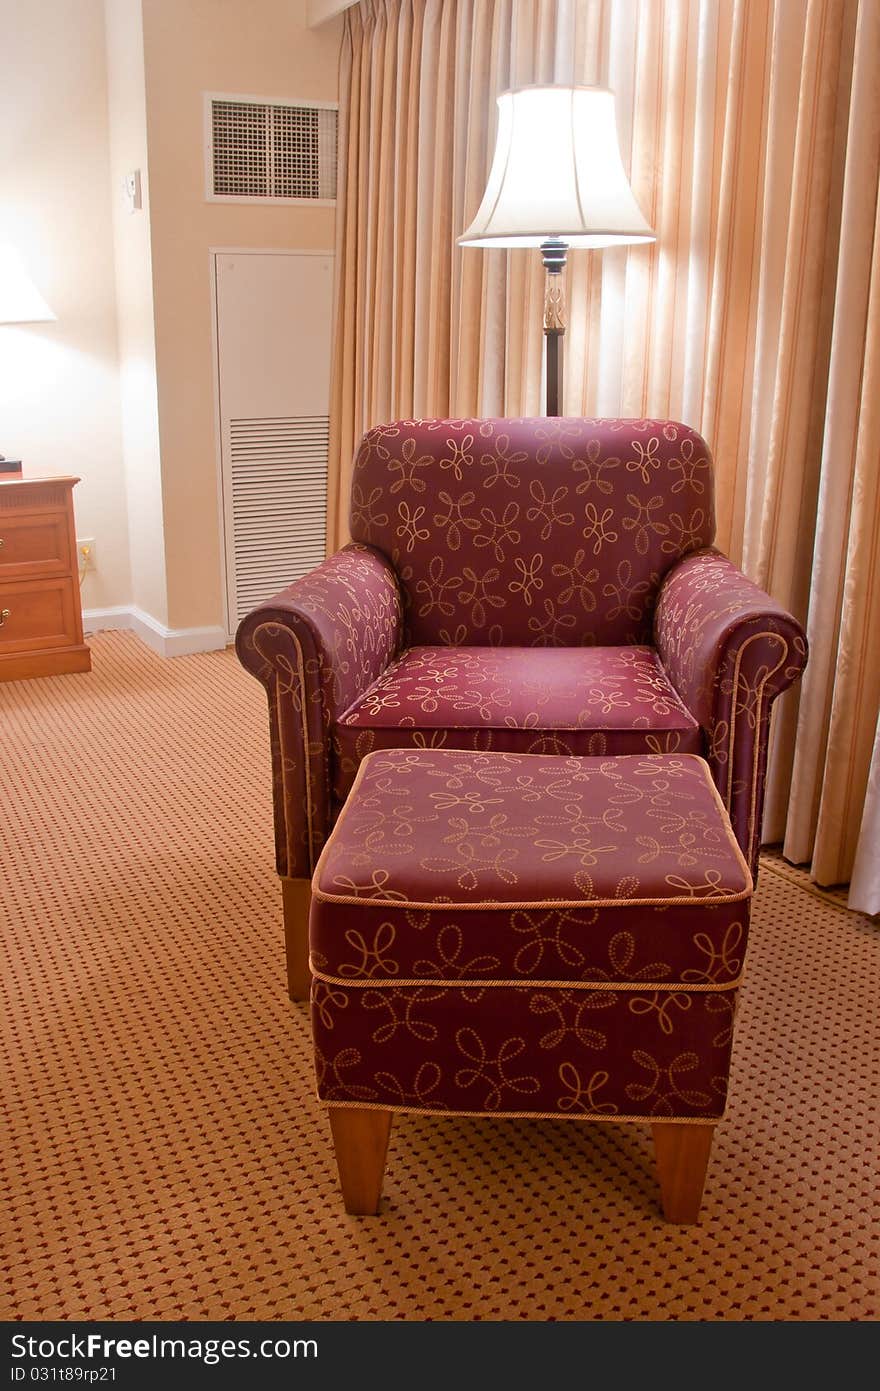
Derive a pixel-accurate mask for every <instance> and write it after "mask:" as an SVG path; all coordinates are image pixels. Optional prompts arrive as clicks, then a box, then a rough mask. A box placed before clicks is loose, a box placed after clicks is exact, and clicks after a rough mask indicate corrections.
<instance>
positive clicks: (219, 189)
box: [209, 97, 338, 201]
mask: <svg viewBox="0 0 880 1391" xmlns="http://www.w3.org/2000/svg"><path fill="white" fill-rule="evenodd" d="M210 108H211V170H210V187H209V192H210V193H211V194H212V195H213V196H214V197H215V198H243V199H247V200H248V201H250V200H252V199H262V198H271V199H280V200H286V199H292V200H297V201H298V200H301V199H317V200H321V201H327V200H332V199H334V198H335V197H336V165H337V125H338V112H337V111H336V109H335V108H333V107H325V106H282V105H279V104H277V103H272V102H257V101H245V100H238V99H233V98H218V97H214V98H212V99H211V104H210Z"/></svg>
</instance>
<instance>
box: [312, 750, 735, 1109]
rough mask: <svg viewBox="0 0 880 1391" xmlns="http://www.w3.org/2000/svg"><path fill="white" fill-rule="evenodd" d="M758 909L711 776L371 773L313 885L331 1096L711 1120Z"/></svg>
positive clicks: (554, 766) (441, 760)
mask: <svg viewBox="0 0 880 1391" xmlns="http://www.w3.org/2000/svg"><path fill="white" fill-rule="evenodd" d="M750 897H751V878H750V875H749V871H748V868H747V866H746V864H745V862H744V860H743V857H742V855H741V853H740V851H739V848H738V846H737V844H736V841H735V839H734V837H733V835H732V832H731V830H730V826H729V823H728V821H727V818H726V815H725V813H724V811H723V808H722V807H721V805H720V801H719V798H718V795H717V792H716V791H715V789H714V786H713V783H712V780H711V777H710V775H709V770H708V768H707V766H706V764H705V763H704V762H703V760H702V759H700V758H697V757H694V756H689V755H685V756H682V757H669V756H649V757H626V758H607V759H602V758H567V759H566V758H559V757H551V758H544V757H534V756H531V757H530V756H527V755H503V754H501V755H499V754H494V753H490V754H472V753H458V752H451V751H440V750H428V751H417V750H412V751H409V750H394V751H391V752H388V753H380V754H373V755H371V756H370V757H368V758H367V759H365V761H364V763H363V764H362V766H361V770H360V773H359V776H358V780H357V783H356V785H355V787H354V789H353V790H352V792H351V795H350V797H349V800H348V802H347V804H346V807H345V809H344V811H343V813H342V815H341V816H340V818H339V821H338V822H337V825H336V827H335V829H334V832H333V834H332V836H331V838H330V840H329V842H328V844H327V846H326V847H325V849H324V852H323V854H322V856H321V859H320V862H319V864H318V867H317V869H316V872H315V877H314V881H313V904H312V913H311V921H310V945H311V958H312V969H313V972H314V975H315V980H314V984H313V993H312V1006H313V1025H314V1030H315V1042H316V1050H317V1052H316V1057H317V1066H318V1078H319V1094H320V1095H321V1097H322V1098H323V1099H324V1100H326V1101H334V1102H339V1101H347V1102H350V1103H352V1104H354V1103H362V1104H375V1105H389V1106H401V1107H404V1108H406V1109H411V1108H412V1107H416V1108H423V1109H428V1110H435V1109H436V1110H464V1111H469V1110H473V1111H477V1112H481V1111H489V1112H507V1113H510V1112H514V1113H529V1114H541V1115H544V1114H553V1115H566V1114H568V1115H572V1116H575V1115H581V1116H585V1115H608V1116H609V1117H611V1116H616V1117H617V1118H624V1117H627V1116H629V1117H632V1116H635V1115H646V1116H661V1115H666V1116H669V1115H676V1116H678V1115H681V1116H717V1115H718V1114H720V1112H721V1110H722V1109H723V1105H724V1096H725V1092H726V1077H727V1068H728V1063H729V1053H730V1041H731V1032H732V1020H733V1008H734V1000H735V990H736V986H737V984H738V982H739V979H740V975H741V972H742V965H743V958H744V953H745V948H746V941H747V936H748V910H749V900H750Z"/></svg>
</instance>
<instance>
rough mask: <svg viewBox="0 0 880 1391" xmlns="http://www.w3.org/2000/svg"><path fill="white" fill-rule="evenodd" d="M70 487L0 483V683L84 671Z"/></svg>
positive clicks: (33, 481)
mask: <svg viewBox="0 0 880 1391" xmlns="http://www.w3.org/2000/svg"><path fill="white" fill-rule="evenodd" d="M78 482H79V479H78V478H29V479H18V480H16V481H14V482H5V483H4V482H2V481H0V681H22V680H24V679H26V678H27V677H31V676H57V675H60V674H61V673H62V672H68V671H89V670H91V665H92V659H91V655H90V653H89V649H88V647H87V646H86V645H85V643H84V642H83V628H82V605H81V603H80V595H79V576H78V570H77V559H76V530H75V527H74V521H73V488H74V485H75V484H76V483H78Z"/></svg>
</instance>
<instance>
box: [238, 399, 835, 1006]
mask: <svg viewBox="0 0 880 1391" xmlns="http://www.w3.org/2000/svg"><path fill="white" fill-rule="evenodd" d="M714 532H715V519H714V508H713V480H712V465H711V459H710V456H709V451H708V448H707V446H706V444H705V442H704V441H703V440H702V439H701V438H700V436H699V435H698V434H697V433H696V432H695V431H693V430H691V429H690V428H689V427H687V426H685V425H681V424H678V423H677V422H674V421H652V420H583V419H579V418H567V417H561V418H543V417H540V418H534V419H523V420H505V419H494V420H493V419H484V420H422V421H397V422H394V423H392V424H387V425H381V426H378V427H376V428H375V429H373V430H370V431H369V432H368V433H367V434H366V435H365V436H364V438H363V440H362V441H361V444H360V446H359V449H358V453H357V456H356V459H355V465H354V475H353V480H352V493H351V535H352V537H353V542H352V544H351V545H348V546H346V547H345V548H344V549H343V550H341V551H339V552H338V553H337V554H336V555H333V556H331V557H330V558H329V559H328V560H326V561H324V563H323V564H322V565H320V566H318V568H317V569H316V570H314V571H312V572H311V573H310V574H309V575H306V576H305V577H304V578H302V579H300V580H297V581H296V582H295V583H294V584H292V585H290V586H289V587H288V588H287V589H285V590H283V591H282V592H281V593H280V594H278V595H276V596H275V598H274V599H270V600H268V601H267V602H266V603H264V604H261V605H260V606H259V607H258V608H256V609H255V610H254V611H253V612H252V613H250V614H248V616H247V617H246V618H245V619H244V620H243V622H242V623H241V625H240V627H239V630H238V634H237V638H236V647H237V651H238V655H239V658H240V660H241V661H242V663H243V664H244V665H245V666H246V667H247V668H248V670H249V671H251V672H252V673H253V674H254V675H255V676H256V677H257V678H258V679H259V680H260V681H261V682H262V683H263V685H264V686H265V688H266V691H267V694H268V699H269V724H270V738H271V747H272V767H273V779H274V809H275V844H276V862H277V869H278V873H279V874H280V876H281V879H282V890H283V901H284V921H285V936H286V942H287V961H288V985H289V989H290V993H291V997H292V998H294V999H298V998H304V996H305V994H306V993H307V990H308V969H307V961H306V952H305V946H304V943H305V940H306V939H305V933H306V923H307V915H308V902H309V881H310V876H311V873H312V870H313V868H314V865H315V861H316V859H317V856H318V854H319V852H320V850H321V847H322V845H323V843H324V841H325V839H326V838H327V836H328V834H329V832H330V829H331V827H332V825H333V822H334V820H335V817H336V816H337V814H338V812H339V809H340V808H341V806H342V804H343V802H344V801H345V798H346V796H347V794H348V791H349V790H350V788H351V785H352V782H353V780H354V775H355V772H356V771H357V766H358V764H359V763H360V760H361V759H362V758H363V757H364V756H365V754H367V753H368V752H370V751H371V750H373V749H377V748H391V747H407V746H413V747H419V748H426V747H432V748H433V747H446V748H464V749H479V750H492V749H494V750H498V751H500V752H512V753H529V752H533V753H548V752H556V753H559V754H599V755H604V754H607V755H613V754H623V753H645V752H650V753H674V752H689V753H699V754H702V755H703V756H704V757H705V758H706V759H707V760H708V762H709V765H710V767H711V769H712V774H713V777H714V779H715V783H716V786H717V788H718V791H719V793H720V795H721V798H722V800H723V801H724V804H725V806H726V807H727V810H728V812H729V814H730V817H731V821H732V824H733V827H734V831H735V833H736V836H737V839H738V841H739V844H740V846H741V848H742V850H743V853H744V855H745V856H746V859H747V860H748V861H749V863H750V865H751V866H752V869H753V871H754V869H755V867H756V862H757V856H758V848H759V840H760V822H761V810H762V803H763V787H764V775H765V769H766V759H767V739H768V732H769V717H770V707H771V704H772V702H773V700H774V699H775V698H776V696H777V695H779V694H780V692H781V691H783V690H785V689H786V687H788V686H789V685H791V683H792V682H793V681H795V680H796V679H797V677H798V676H799V675H800V673H801V671H802V670H803V668H804V665H805V663H806V657H807V646H806V639H805V637H804V633H803V631H802V629H801V627H800V625H799V624H798V623H797V621H796V620H795V619H794V618H793V617H792V616H791V615H790V614H788V613H787V612H786V611H785V610H784V609H783V608H782V607H781V606H780V605H779V604H777V603H775V602H774V601H773V600H772V599H770V598H769V597H768V596H767V595H766V594H764V593H762V591H761V590H760V589H758V587H757V586H756V585H754V584H752V582H751V581H750V580H748V579H747V578H746V577H745V576H744V575H743V574H742V573H741V572H740V571H739V570H737V569H736V567H735V566H734V565H733V564H732V563H731V562H730V561H729V560H727V559H726V558H725V557H724V556H723V555H721V554H720V553H719V552H718V551H716V550H715V549H713V547H712V545H711V543H712V540H713V537H714ZM467 795H468V790H467V789H463V792H462V801H463V806H464V807H465V808H466V804H467ZM465 814H466V812H465Z"/></svg>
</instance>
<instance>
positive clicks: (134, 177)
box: [122, 169, 142, 213]
mask: <svg viewBox="0 0 880 1391" xmlns="http://www.w3.org/2000/svg"><path fill="white" fill-rule="evenodd" d="M122 185H123V188H124V190H125V201H126V203H127V205H128V211H129V212H130V213H133V212H137V210H138V208H140V207H141V206H142V205H141V171H140V169H134V170H132V172H131V173H130V174H126V175H125V178H124V179H123V180H122Z"/></svg>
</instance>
